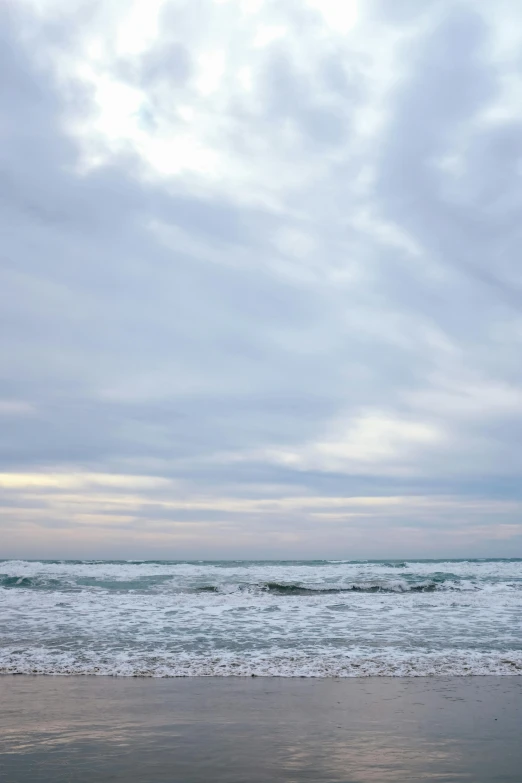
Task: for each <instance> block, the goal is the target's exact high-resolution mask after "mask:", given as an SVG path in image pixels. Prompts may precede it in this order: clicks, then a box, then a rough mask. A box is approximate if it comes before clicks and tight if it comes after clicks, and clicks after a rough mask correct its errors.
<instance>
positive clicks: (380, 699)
mask: <svg viewBox="0 0 522 783" xmlns="http://www.w3.org/2000/svg"><path fill="white" fill-rule="evenodd" d="M0 696H1V699H2V713H1V715H0V751H1V753H2V759H1V761H0V773H1V774H2V776H3V777H2V779H5V780H6V781H17V782H18V781H19V782H20V783H29V781H31V782H32V781H35V780H38V781H47V780H49V781H53V783H54V782H56V783H62V782H64V781H68V780H74V781H84V780H85V781H87V780H103V781H105V780H107V781H109V780H110V781H121V782H122V783H123V781H126V782H127V783H133V781H144V780H146V781H149V782H150V783H154V781H170V783H172V781H183V783H195V782H196V781H208V780H212V781H223V782H225V781H226V783H236V781H237V783H239V782H240V781H241V783H244V782H245V781H252V783H258V782H259V783H261V782H263V783H266V781H267V780H271V781H285V782H286V781H288V783H299V782H300V781H332V782H333V781H338V782H339V783H341V781H342V782H343V783H399V781H400V782H401V783H404V781H421V780H423V781H424V780H426V781H445V782H447V781H461V780H470V781H474V783H495V782H496V781H499V782H500V781H502V782H504V783H519V782H520V772H519V770H520V766H521V762H522V750H521V749H520V743H519V726H520V719H521V717H522V681H521V680H520V679H519V678H498V677H497V678H495V677H484V678H468V679H465V678H450V679H444V680H439V679H427V678H420V679H411V678H409V679H405V680H401V679H399V678H394V679H386V678H370V679H360V680H341V681H339V680H337V681H336V680H301V679H297V680H284V679H281V680H274V679H271V680H263V679H262V678H259V679H240V678H237V679H236V678H232V679H225V678H216V679H213V678H208V679H205V678H195V679H186V680H137V679H119V680H117V679H109V678H103V677H99V678H95V677H84V678H46V677H42V678H39V677H3V678H0Z"/></svg>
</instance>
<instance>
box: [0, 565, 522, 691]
mask: <svg viewBox="0 0 522 783" xmlns="http://www.w3.org/2000/svg"><path fill="white" fill-rule="evenodd" d="M521 621H522V560H520V559H510V560H498V559H497V560H445V561H442V560H437V561H435V560H429V561H428V560H419V561H411V560H408V561H350V560H338V561H332V560H328V561H326V560H325V561H219V562H203V561H192V562H187V561H101V560H99V561H95V560H76V561H58V560H56V561H38V562H36V561H27V560H3V561H0V673H4V674H8V673H10V674H54V675H69V674H99V675H119V676H152V677H169V676H192V675H205V676H231V675H236V676H288V677H352V676H369V675H374V676H375V675H378V676H423V675H431V676H434V675H484V674H502V675H517V674H518V675H520V674H522V622H521Z"/></svg>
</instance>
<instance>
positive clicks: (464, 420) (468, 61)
mask: <svg viewBox="0 0 522 783" xmlns="http://www.w3.org/2000/svg"><path fill="white" fill-rule="evenodd" d="M338 10H339V6H338V4H326V3H321V4H317V3H315V2H309V3H297V2H293V0H285V2H282V3H281V2H279V3H274V2H271V1H270V0H265V1H264V2H261V1H260V2H247V0H227V2H218V0H201V2H197V3H196V2H190V3H188V2H184V1H182V0H163V1H162V2H160V1H159V0H158V2H155V3H149V4H144V3H141V2H138V0H136V2H133V3H124V4H122V3H119V2H116V0H114V2H108V3H103V4H99V3H94V4H90V5H88V6H86V5H85V4H83V3H79V2H78V3H76V2H73V3H65V2H61V0H53V1H52V2H45V3H43V2H37V0H24V2H21V3H17V4H16V5H15V4H13V3H8V4H7V5H5V6H4V8H3V9H2V11H1V13H2V22H3V23H2V25H1V28H2V33H1V36H2V40H1V41H0V58H1V63H0V65H1V68H0V74H1V75H0V78H1V79H2V95H3V98H2V101H3V107H2V108H3V113H2V116H3V121H2V125H1V129H0V134H1V145H0V200H1V203H2V210H1V217H0V220H1V222H2V225H1V230H2V236H3V237H4V242H3V251H2V258H1V265H0V308H1V313H2V330H1V336H0V354H1V360H2V361H1V365H0V416H1V420H2V439H1V441H0V468H1V470H2V472H3V475H4V476H6V477H7V478H6V479H5V481H4V483H3V484H1V486H2V487H3V489H2V493H3V498H4V500H5V503H6V508H7V509H8V512H7V514H5V515H4V517H3V521H2V522H1V524H2V528H3V534H4V535H3V538H4V540H5V541H6V547H8V548H10V549H9V552H6V554H24V551H22V550H24V540H26V534H27V531H30V532H31V537H32V540H33V541H34V542H35V543H34V545H32V546H33V549H32V550H31V551H32V554H35V555H38V552H39V551H41V552H47V553H48V554H50V553H51V552H53V551H54V552H55V554H56V555H57V556H64V555H67V554H70V555H72V556H75V555H77V554H80V555H81V554H82V553H83V552H85V553H86V554H96V555H97V556H102V555H103V554H104V552H107V553H110V554H111V555H113V556H114V555H115V554H116V553H117V552H118V547H119V548H120V549H121V551H122V552H125V555H129V556H134V555H136V556H142V554H141V553H142V552H146V553H148V554H149V555H151V556H153V555H154V554H156V555H157V554H159V553H160V551H161V553H163V552H165V549H164V548H165V547H166V548H167V549H168V552H169V553H170V554H172V555H173V556H174V554H179V553H181V554H182V555H183V553H185V554H186V553H189V554H192V555H193V556H198V552H199V551H201V552H204V553H205V554H206V556H209V555H211V554H212V552H215V553H219V555H220V556H225V555H226V552H227V551H228V550H230V552H232V551H233V552H234V556H241V555H245V556H248V555H256V554H258V553H264V554H265V555H271V556H277V555H278V554H280V555H284V556H292V554H299V556H306V555H307V554H308V555H314V556H316V555H317V554H318V553H319V554H324V555H325V556H331V555H332V554H333V553H334V551H338V548H339V547H341V548H344V549H343V552H344V553H345V554H346V556H350V555H353V556H357V555H360V556H371V555H372V553H373V552H372V546H374V542H375V535H376V531H379V541H382V551H381V552H380V553H381V554H386V552H385V550H386V547H387V546H388V545H389V548H390V551H392V550H393V551H394V552H396V554H397V555H398V556H401V554H402V553H401V552H400V551H399V550H400V544H401V541H403V542H404V541H408V542H410V541H415V547H416V552H415V553H416V554H423V553H433V552H434V550H433V547H432V544H431V543H430V542H431V540H432V536H433V531H434V530H438V531H439V532H438V538H437V541H438V542H440V544H439V543H438V546H439V545H440V553H441V554H446V555H451V554H452V553H463V552H464V549H465V547H466V546H467V547H468V550H469V551H468V553H469V554H477V553H480V554H488V553H492V552H493V550H494V554H499V553H500V554H511V553H512V551H513V549H512V548H513V547H515V548H516V547H517V546H518V547H519V546H520V531H519V527H518V526H517V525H518V521H517V520H518V518H519V517H518V514H519V507H518V505H517V504H518V502H519V495H520V492H519V489H518V487H519V484H520V481H519V478H520V470H521V469H522V463H521V459H520V456H519V449H518V440H519V438H518V432H519V418H520V404H521V403H520V400H521V399H522V377H521V369H520V361H519V356H520V348H521V340H522V320H521V314H520V301H521V300H520V291H521V290H522V289H521V286H522V280H521V279H520V273H519V269H518V267H519V264H518V247H519V238H520V237H519V233H520V228H519V225H518V223H519V221H518V214H519V210H520V206H521V205H520V203H519V201H520V195H519V187H518V179H519V174H520V166H521V165H522V163H521V160H522V158H521V153H522V148H521V146H520V142H519V137H520V121H519V117H518V113H517V110H516V107H517V105H518V103H517V96H518V95H519V91H520V89H521V88H522V87H521V86H522V80H521V73H520V62H519V54H518V52H519V49H518V44H517V41H519V40H520V38H522V32H521V31H522V17H521V16H520V14H519V13H518V11H517V7H516V4H515V3H514V2H509V1H508V0H505V2H502V3H501V4H500V5H499V9H498V11H496V12H495V14H493V12H492V10H491V8H490V7H489V5H487V4H486V3H470V2H465V1H464V0H463V1H462V2H460V3H457V4H454V3H447V2H444V0H441V2H430V3H426V4H422V7H421V6H419V4H416V3H413V4H412V3H409V2H400V3H394V4H393V7H392V6H391V5H390V4H386V3H380V2H374V3H369V4H362V3H355V2H354V3H350V4H345V5H343V17H342V18H337V17H336V13H337V12H338ZM202 19H205V23H204V24H203V23H202V21H201V20H202ZM517 31H518V32H517ZM517 36H518V37H517ZM16 476H33V479H31V480H30V481H29V480H28V481H29V483H28V484H27V485H24V484H23V482H22V483H21V484H18V485H17V488H16V492H15V491H14V488H13V487H14V485H12V482H13V481H15V483H16V481H18V479H16ZM79 476H82V477H83V478H81V480H80V479H78V477H79ZM92 476H97V477H101V478H99V479H96V481H94V480H92V479H91V478H89V477H92ZM9 477H11V478H9ZM34 477H36V478H34ZM38 477H40V479H38ZM46 477H47V478H46ZM48 477H53V478H52V482H51V485H52V487H54V488H55V489H56V493H55V495H53V496H52V497H51V495H49V487H50V486H51V485H47V484H46V482H48V481H50V480H51V479H49V478H48ZM118 477H126V478H125V488H126V491H127V489H128V490H129V492H128V495H127V494H126V495H125V496H124V497H132V500H131V501H130V500H129V502H128V503H127V505H126V502H123V500H121V498H120V499H119V500H118V502H117V503H115V504H114V503H113V502H112V501H111V500H110V499H108V496H105V495H104V496H103V498H102V500H101V501H100V500H99V493H100V491H101V490H100V486H103V487H104V488H105V489H107V487H113V485H115V484H118V481H120V479H119V478H118ZM38 480H41V481H42V482H43V485H46V486H48V489H46V490H45V491H44V490H42V491H41V492H40V491H38V492H35V491H34V489H31V487H33V488H34V486H36V485H37V484H38ZM9 481H11V484H9ZM6 482H7V483H6ZM31 482H32V483H31ZM35 482H36V484H35ZM53 482H54V483H53ZM165 482H167V484H165ZM43 485H42V486H43ZM167 485H168V491H167V490H166V486H167ZM105 489H104V491H105ZM53 491H54V490H53ZM167 496H168V497H167ZM207 496H208V497H207ZM122 497H123V496H122ZM202 497H205V498H206V499H205V502H204V505H203V506H202V505H201V503H202V501H201V498H202ZM310 497H313V498H315V499H316V501H317V507H316V508H315V510H314V511H313V513H312V512H310V511H306V513H305V511H304V510H303V508H304V507H306V508H308V506H307V505H306V504H307V503H308V500H307V499H309V498H310ZM64 498H65V499H64ZM180 498H182V499H180ZM335 498H336V499H338V502H339V504H340V505H339V507H337V506H336V508H335V509H334V510H332V507H331V499H335ZM353 498H364V502H365V503H366V506H365V511H364V515H363V516H361V512H360V509H359V507H358V506H357V508H356V510H355V511H354V509H353V508H352V506H350V503H351V501H352V500H353ZM394 498H399V501H397V502H396V501H395V500H393V499H394ZM416 498H417V499H418V498H422V499H423V500H422V504H421V505H422V510H420V507H419V506H418V505H415V503H417V501H416V500H415V499H416ZM441 498H444V499H445V500H444V504H445V505H444V506H443V507H442V506H441ZM381 499H383V500H382V502H383V503H384V505H385V509H386V510H385V511H384V513H383V512H382V504H381ZM376 500H378V501H379V502H378V503H376V502H375V501H376ZM314 502H315V501H314ZM419 502H420V501H419ZM285 503H287V505H286V506H285ZM470 503H471V504H475V505H474V506H473V511H472V512H471V511H470V510H469V509H470V506H469V504H470ZM502 503H504V504H505V505H502ZM180 504H181V505H180ZM183 504H185V505H184V506H183ZM198 504H199V505H198ZM241 504H243V505H241ZM343 504H345V505H343ZM412 504H413V505H412ZM477 504H478V505H477ZM499 504H501V505H499ZM352 505H353V504H352ZM356 505H357V504H356ZM182 509H184V510H183V513H182ZM339 509H340V510H339ZM376 509H379V510H378V511H377V510H376ZM412 509H413V510H412ZM464 509H466V510H465V511H464ZM499 509H501V512H500V511H499ZM189 510H190V513H189ZM499 513H501V517H500V516H498V514H499ZM332 514H333V515H334V516H332ZM180 515H181V516H180ZM501 519H502V521H500V520H501ZM326 520H329V521H328V522H327V521H326ZM477 520H479V521H477ZM497 523H498V525H499V526H498V528H497V527H496V525H497ZM405 526H406V528H407V529H408V530H411V529H414V531H415V533H414V536H413V538H411V537H410V533H408V534H407V535H406V533H405V532H404V531H405V529H406V528H405ZM116 529H117V532H115V530H116ZM56 530H59V531H60V532H59V536H57V535H55V533H54V532H53V531H56ZM64 530H65V531H66V535H64ZM87 530H88V531H89V532H86V531H87ZM24 531H25V532H24ZM24 536H25V539H24ZM60 537H61V538H60ZM499 542H500V543H499ZM488 547H489V549H488ZM227 548H228V550H227ZM58 550H60V551H58ZM79 550H81V551H79ZM517 552H518V553H520V551H519V550H517ZM412 553H413V554H415V553H414V552H412Z"/></svg>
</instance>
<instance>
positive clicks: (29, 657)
mask: <svg viewBox="0 0 522 783" xmlns="http://www.w3.org/2000/svg"><path fill="white" fill-rule="evenodd" d="M0 674H44V675H104V676H113V677H155V678H159V677H315V678H327V677H328V678H330V677H338V678H345V677H436V676H438V677H455V676H459V677H463V676H464V677H466V676H476V675H502V676H506V675H512V676H513V675H518V676H522V652H521V651H520V650H510V651H504V652H498V651H497V652H488V653H482V652H472V651H469V650H458V649H457V650H441V651H439V652H436V653H434V652H405V651H399V650H394V649H390V650H384V651H381V652H379V653H376V652H375V650H371V651H370V650H369V651H367V652H365V651H359V652H357V653H353V654H344V655H339V654H334V653H331V652H329V651H328V650H317V651H310V652H295V651H294V652H292V653H291V654H290V653H289V652H287V651H284V650H279V651H276V652H274V653H270V654H259V653H258V652H256V653H254V654H250V655H249V654H245V655H230V654H223V655H219V654H217V655H191V654H186V653H185V654H184V653H181V654H177V655H176V654H169V653H168V652H166V651H165V650H158V651H156V652H154V653H153V654H144V653H135V654H133V653H122V652H121V651H117V652H116V651H115V652H112V653H111V652H109V651H106V650H105V651H104V652H103V654H102V653H100V654H96V653H94V652H91V651H89V652H87V651H83V652H82V654H75V653H71V652H56V651H54V650H51V649H49V648H47V649H46V648H34V649H26V650H23V651H21V650H19V649H18V650H15V649H11V650H6V649H4V650H1V651H0Z"/></svg>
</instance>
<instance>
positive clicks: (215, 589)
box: [195, 582, 437, 596]
mask: <svg viewBox="0 0 522 783" xmlns="http://www.w3.org/2000/svg"><path fill="white" fill-rule="evenodd" d="M436 589H437V584H436V583H435V582H423V583H422V584H408V583H407V582H401V583H395V584H388V585H385V584H351V585H347V586H342V587H341V586H339V587H321V586H319V587H307V586H305V585H299V584H285V583H280V582H264V583H259V584H246V585H234V586H232V585H226V586H224V587H222V586H218V585H204V586H203V587H196V588H195V592H196V593H222V592H234V591H239V592H260V593H270V594H272V595H282V596H285V595H288V596H294V595H303V596H306V595H310V596H313V595H316V596H320V595H337V594H339V593H431V592H433V591H434V590H436Z"/></svg>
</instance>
